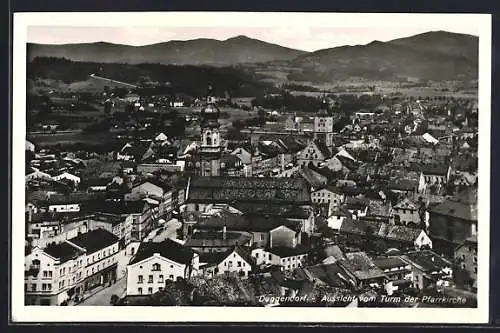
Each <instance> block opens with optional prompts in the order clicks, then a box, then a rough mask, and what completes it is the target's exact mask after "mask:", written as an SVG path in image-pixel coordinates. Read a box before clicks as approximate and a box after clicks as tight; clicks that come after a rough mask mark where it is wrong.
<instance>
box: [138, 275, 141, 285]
mask: <svg viewBox="0 0 500 333" xmlns="http://www.w3.org/2000/svg"><path fill="white" fill-rule="evenodd" d="M137 279H138V280H137V283H142V275H139V276H138V277H137Z"/></svg>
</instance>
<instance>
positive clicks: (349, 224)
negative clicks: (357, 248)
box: [339, 218, 383, 236]
mask: <svg viewBox="0 0 500 333" xmlns="http://www.w3.org/2000/svg"><path fill="white" fill-rule="evenodd" d="M382 224H383V223H381V222H374V221H362V220H353V219H349V218H347V219H344V220H343V221H342V224H341V225H340V230H339V231H340V232H341V233H347V234H354V235H361V236H364V235H366V234H367V232H368V231H370V229H371V232H372V234H373V235H378V233H379V231H380V228H381V226H382Z"/></svg>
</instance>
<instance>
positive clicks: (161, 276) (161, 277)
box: [158, 275, 163, 283]
mask: <svg viewBox="0 0 500 333" xmlns="http://www.w3.org/2000/svg"><path fill="white" fill-rule="evenodd" d="M158 282H159V283H163V275H160V277H159V279H158Z"/></svg>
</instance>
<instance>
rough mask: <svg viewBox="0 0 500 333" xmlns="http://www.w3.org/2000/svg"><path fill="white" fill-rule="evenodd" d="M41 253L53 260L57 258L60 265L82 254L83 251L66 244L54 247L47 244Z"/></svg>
mask: <svg viewBox="0 0 500 333" xmlns="http://www.w3.org/2000/svg"><path fill="white" fill-rule="evenodd" d="M43 251H44V252H45V253H47V254H48V255H50V256H52V257H54V258H58V259H59V260H60V262H61V263H64V262H66V261H68V260H71V259H74V258H76V257H78V256H79V255H81V254H83V251H81V250H80V249H78V248H77V247H75V246H73V245H71V244H69V243H66V242H62V243H59V244H55V245H50V244H49V245H47V247H46V248H45V249H44V250H43Z"/></svg>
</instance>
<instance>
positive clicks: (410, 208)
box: [391, 198, 420, 226]
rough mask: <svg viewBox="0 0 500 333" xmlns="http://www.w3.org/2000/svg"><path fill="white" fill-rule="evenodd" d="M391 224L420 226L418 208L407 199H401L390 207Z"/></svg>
mask: <svg viewBox="0 0 500 333" xmlns="http://www.w3.org/2000/svg"><path fill="white" fill-rule="evenodd" d="M391 215H392V222H393V223H395V224H397V225H405V226H407V225H412V226H418V225H420V215H419V207H418V205H417V204H416V203H415V202H413V201H412V200H411V199H409V198H403V200H401V201H399V202H398V203H397V204H396V205H394V206H393V207H392V214H391Z"/></svg>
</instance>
